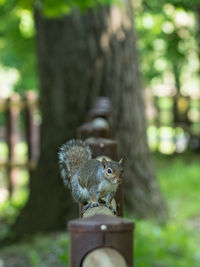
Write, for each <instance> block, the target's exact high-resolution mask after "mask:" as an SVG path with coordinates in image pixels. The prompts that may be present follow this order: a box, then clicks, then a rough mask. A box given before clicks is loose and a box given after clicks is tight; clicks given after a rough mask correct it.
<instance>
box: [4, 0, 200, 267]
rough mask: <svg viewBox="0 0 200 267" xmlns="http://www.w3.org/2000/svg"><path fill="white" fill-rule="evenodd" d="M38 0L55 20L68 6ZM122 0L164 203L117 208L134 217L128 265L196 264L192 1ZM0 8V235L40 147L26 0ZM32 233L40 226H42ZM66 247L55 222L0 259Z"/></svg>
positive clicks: (22, 261)
mask: <svg viewBox="0 0 200 267" xmlns="http://www.w3.org/2000/svg"><path fill="white" fill-rule="evenodd" d="M46 2H47V3H46V7H45V9H44V15H45V16H46V17H47V18H51V17H53V19H57V20H59V19H60V16H61V15H60V14H61V13H63V14H66V13H67V14H69V13H70V12H71V11H70V10H71V9H70V8H69V9H67V5H64V4H63V3H64V1H63V2H62V1H61V2H60V4H57V5H56V3H54V5H55V6H56V9H55V8H54V6H51V7H49V6H48V1H46ZM49 2H50V1H49ZM72 2H73V1H72ZM74 2H75V4H76V7H77V6H79V7H80V8H82V9H86V4H87V5H88V6H89V8H95V7H93V6H92V7H91V6H90V1H86V2H88V3H86V4H85V5H83V4H81V1H74ZM92 2H93V1H91V3H92ZM101 2H102V3H103V4H105V5H106V4H108V3H109V5H114V4H115V1H101ZM104 2H105V3H104ZM107 2H108V3H107ZM119 2H120V3H118V4H123V3H122V2H124V1H119ZM132 2H133V3H132V4H133V14H134V28H135V32H136V37H137V45H136V46H137V50H138V54H139V61H140V64H139V66H140V67H139V68H140V73H141V76H142V78H141V79H142V87H143V89H144V90H143V98H144V102H145V116H146V120H147V127H146V137H147V143H148V147H149V149H150V151H151V154H152V159H153V164H152V165H153V166H154V167H155V172H156V178H157V181H158V184H159V188H160V191H161V194H162V198H163V199H164V201H165V202H166V206H167V210H168V211H167V216H166V217H165V219H164V221H163V220H161V222H160V220H159V219H158V218H152V217H151V218H142V217H140V216H134V215H133V214H132V213H131V212H130V211H129V210H128V209H127V211H126V216H128V217H130V218H134V219H135V220H136V225H137V227H136V233H135V238H134V239H135V258H134V261H135V266H136V267H137V266H138V267H140V266H141V267H142V266H145V267H149V266H155V267H165V266H166V267H168V266H170V267H173V266H174V267H178V266H180V267H182V266H185V267H186V266H200V251H199V249H198V246H199V243H200V204H199V203H200V194H199V192H200V164H199V163H200V157H199V153H200V3H199V2H198V1H197V0H196V1H195V0H190V1H188V0H184V1H173V0H170V1H167V0H166V1H162V4H161V3H160V2H159V1H157V0H134V1H132ZM44 5H45V4H44ZM82 5H83V6H82ZM52 10H53V11H52ZM0 15H1V16H0V238H1V239H3V238H5V237H6V236H9V235H10V225H13V224H14V223H15V220H16V218H17V217H18V215H19V213H20V211H21V210H22V208H23V207H24V206H25V205H26V203H27V201H28V199H29V195H30V176H31V175H32V174H33V173H34V172H35V170H36V168H37V162H38V158H39V154H40V132H39V130H40V125H41V122H42V119H43V113H42V112H41V109H40V89H39V88H40V87H41V86H40V82H39V75H38V74H39V71H38V65H37V53H36V48H35V47H36V45H35V43H36V39H35V38H36V29H35V23H34V12H33V8H32V2H31V1H19V3H16V1H14V0H8V1H4V0H0ZM58 15H59V17H57V16H58ZM46 205H48V203H46ZM147 217H148V216H147ZM61 228H62V227H61ZM49 229H50V228H49ZM37 232H39V233H40V232H44V231H43V228H42V227H41V231H39V230H38V231H37ZM34 234H35V232H34ZM67 250H68V235H67V233H66V232H65V231H60V227H58V229H53V230H52V231H49V232H48V234H36V235H34V238H31V239H27V240H25V241H23V242H22V243H20V245H14V244H9V246H6V247H2V249H1V250H0V266H1V267H2V266H11V267H12V266H43V267H44V266H68V260H69V259H68V253H67Z"/></svg>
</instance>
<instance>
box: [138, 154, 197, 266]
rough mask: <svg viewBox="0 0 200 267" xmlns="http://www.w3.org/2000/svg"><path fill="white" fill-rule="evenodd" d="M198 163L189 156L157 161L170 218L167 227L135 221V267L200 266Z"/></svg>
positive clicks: (194, 157) (192, 156)
mask: <svg viewBox="0 0 200 267" xmlns="http://www.w3.org/2000/svg"><path fill="white" fill-rule="evenodd" d="M199 163H200V159H199V157H198V156H195V155H190V154H188V155H187V154H186V155H179V156H176V157H175V156H159V157H156V158H155V164H156V167H157V168H156V169H157V177H158V179H159V182H160V185H161V190H162V193H163V196H164V197H165V199H166V201H167V204H168V208H169V219H168V221H167V222H166V224H164V225H159V224H158V223H156V222H155V221H141V220H139V221H137V222H136V226H137V227H136V232H135V265H136V267H146V266H148V267H168V266H170V267H188V266H191V267H198V266H200V251H199V241H200V224H198V222H200V204H199V203H200V194H199V192H200V179H199V178H200V176H199V173H200V164H199ZM196 220H197V223H195V221H196Z"/></svg>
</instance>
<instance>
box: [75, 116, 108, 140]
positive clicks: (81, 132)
mask: <svg viewBox="0 0 200 267" xmlns="http://www.w3.org/2000/svg"><path fill="white" fill-rule="evenodd" d="M77 137H78V138H80V139H82V140H84V139H86V138H88V137H104V138H109V137H110V127H109V124H108V122H107V121H106V120H105V119H103V118H96V119H93V120H92V121H90V122H86V123H83V124H82V125H81V126H80V127H79V128H78V129H77Z"/></svg>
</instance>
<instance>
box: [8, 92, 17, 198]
mask: <svg viewBox="0 0 200 267" xmlns="http://www.w3.org/2000/svg"><path fill="white" fill-rule="evenodd" d="M19 113H20V96H19V94H17V93H15V94H13V95H12V96H11V97H10V98H8V100H7V111H6V122H7V127H6V129H7V133H6V139H7V144H8V168H7V173H8V190H9V193H10V195H12V193H13V189H14V179H15V176H16V172H17V169H16V168H14V167H12V164H13V162H14V160H15V153H14V148H15V145H16V144H17V142H18V141H19Z"/></svg>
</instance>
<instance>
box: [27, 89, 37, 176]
mask: <svg viewBox="0 0 200 267" xmlns="http://www.w3.org/2000/svg"><path fill="white" fill-rule="evenodd" d="M37 100H38V98H37V93H36V92H34V91H28V92H26V94H25V127H26V139H27V144H28V161H29V164H28V166H29V174H30V177H31V176H32V172H33V170H34V169H35V165H36V162H37V159H38V155H39V124H38V123H37V122H36V121H35V114H36V112H37V110H38V102H37Z"/></svg>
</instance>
